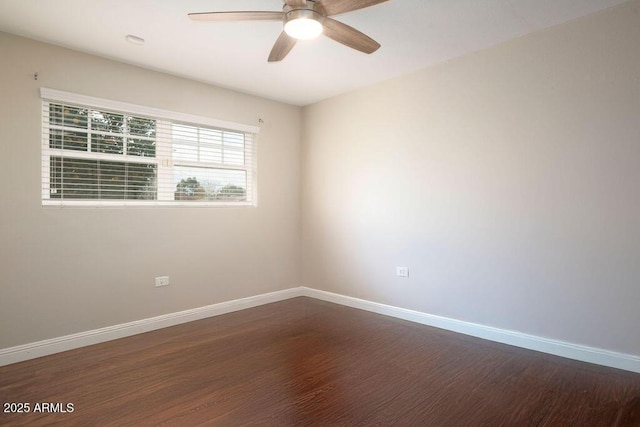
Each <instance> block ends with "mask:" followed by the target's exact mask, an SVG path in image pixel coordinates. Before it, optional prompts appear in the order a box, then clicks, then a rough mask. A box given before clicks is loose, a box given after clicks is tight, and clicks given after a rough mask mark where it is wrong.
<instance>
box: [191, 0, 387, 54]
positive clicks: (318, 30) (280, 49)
mask: <svg viewBox="0 0 640 427" xmlns="http://www.w3.org/2000/svg"><path fill="white" fill-rule="evenodd" d="M386 1H388V0H284V6H283V7H282V12H262V11H261V12H256V11H253V12H249V11H247V12H201V13H189V18H191V19H192V20H194V21H214V22H216V21H217V22H229V21H283V23H284V30H283V31H282V33H281V34H280V37H278V39H277V40H276V43H275V44H274V45H273V49H271V53H270V54H269V62H277V61H282V60H283V59H284V57H285V56H287V54H288V53H289V52H290V51H291V49H293V46H295V44H296V42H297V41H298V40H308V39H313V38H316V37H318V36H319V35H320V34H324V35H325V36H327V37H329V38H330V39H333V40H335V41H337V42H338V43H342V44H343V45H345V46H348V47H350V48H352V49H356V50H359V51H360V52H364V53H373V52H375V51H376V50H378V48H379V47H380V44H379V43H378V42H376V41H375V40H373V39H372V38H371V37H369V36H367V35H366V34H363V33H361V32H360V31H358V30H356V29H355V28H353V27H350V26H349V25H345V24H343V23H341V22H339V21H336V20H335V19H332V18H330V17H331V16H334V15H339V14H341V13H346V12H351V11H354V10H358V9H364V8H366V7H370V6H374V5H376V4H379V3H384V2H386Z"/></svg>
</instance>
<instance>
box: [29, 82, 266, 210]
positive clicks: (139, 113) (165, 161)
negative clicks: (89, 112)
mask: <svg viewBox="0 0 640 427" xmlns="http://www.w3.org/2000/svg"><path fill="white" fill-rule="evenodd" d="M40 95H41V98H42V158H41V159H42V167H41V170H42V179H41V182H42V205H43V206H58V207H66V206H75V207H123V206H142V207H148V206H188V207H242V206H244V207H252V206H256V205H257V182H256V180H257V135H258V133H259V131H260V128H259V127H258V126H252V125H247V124H242V123H235V122H228V121H223V120H218V119H213V118H210V117H204V116H198V115H193V114H185V113H179V112H175V111H169V110H163V109H159V108H153V107H146V106H142V105H137V104H130V103H126V102H120V101H113V100H109V99H104V98H96V97H92V96H87V95H80V94H75V93H71V92H64V91H59V90H55V89H49V88H41V89H40ZM49 103H56V104H69V105H72V106H78V107H83V108H88V109H95V110H103V111H108V112H117V113H120V114H126V115H131V116H136V117H144V118H151V119H154V120H156V123H157V125H156V156H155V157H137V156H123V155H120V154H111V155H110V154H105V153H100V154H99V159H100V160H105V161H117V162H126V163H145V164H155V165H156V179H157V180H158V182H171V180H172V174H173V168H174V165H184V164H185V163H189V165H190V166H200V167H213V166H211V165H208V164H201V163H198V162H195V163H194V162H185V161H183V160H174V159H173V156H172V136H171V127H172V125H173V124H176V125H187V126H197V127H206V128H213V129H216V130H223V131H231V132H239V133H243V134H244V135H245V144H244V147H245V148H244V149H245V153H244V154H245V159H248V160H247V162H245V164H244V165H234V166H227V165H215V168H216V169H233V170H244V171H246V177H247V183H246V184H247V188H246V197H247V200H242V201H229V200H219V201H217V200H216V201H214V200H206V201H199V200H198V201H194V200H188V201H184V200H173V192H172V191H171V188H170V187H168V186H164V187H162V186H158V191H157V196H156V199H155V200H110V199H93V200H72V199H57V198H51V197H50V191H51V190H50V185H51V182H50V158H51V157H52V156H57V155H59V153H60V152H61V149H55V148H50V145H49V144H50V143H49V133H48V129H49V123H48V111H49V108H48V106H49ZM65 152H68V150H65ZM70 154H71V156H70V157H72V158H77V159H82V158H86V159H91V160H96V159H97V158H98V157H96V155H95V154H92V153H90V152H82V151H75V152H73V153H70Z"/></svg>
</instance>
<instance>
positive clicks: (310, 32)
mask: <svg viewBox="0 0 640 427" xmlns="http://www.w3.org/2000/svg"><path fill="white" fill-rule="evenodd" d="M284 20H285V23H284V32H285V33H287V35H288V36H289V37H293V38H294V39H297V40H311V39H315V38H316V37H318V36H319V35H320V34H322V15H321V14H319V13H318V12H316V11H315V10H311V9H296V10H292V11H290V12H288V13H286V14H285V16H284Z"/></svg>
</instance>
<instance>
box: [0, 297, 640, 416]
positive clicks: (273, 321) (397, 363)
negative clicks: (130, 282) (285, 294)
mask: <svg viewBox="0 0 640 427" xmlns="http://www.w3.org/2000/svg"><path fill="white" fill-rule="evenodd" d="M0 399H1V401H2V402H3V404H4V403H5V402H14V403H20V402H28V403H30V404H31V407H32V408H33V405H35V404H36V403H42V402H52V403H61V404H67V403H73V405H74V411H73V412H72V413H33V412H31V413H28V414H11V413H2V414H0V424H1V425H29V426H45V425H65V426H66V425H99V426H103V425H104V426H110V425H113V426H122V425H143V426H144V425H167V426H171V425H175V426H191V425H225V426H226V425H278V426H280V425H310V426H313V425H349V426H350V425H366V426H369V425H437V426H460V425H465V426H483V425H486V426H501V425H503V426H640V375H639V374H634V373H630V372H625V371H620V370H616V369H611V368H605V367H601V366H595V365H590V364H586V363H581V362H576V361H571V360H567V359H563V358H559V357H555V356H551V355H546V354H542V353H537V352H533V351H528V350H524V349H520V348H515V347H510V346H507V345H502V344H497V343H492V342H488V341H484V340H480V339H477V338H473V337H469V336H464V335H459V334H455V333H452V332H448V331H444V330H439V329H435V328H431V327H427V326H424V325H418V324H414V323H410V322H405V321H402V320H399V319H394V318H390V317H385V316H381V315H377V314H373V313H369V312H364V311H360V310H356V309H352V308H347V307H342V306H338V305H334V304H331V303H327V302H323V301H318V300H314V299H310V298H294V299H291V300H287V301H282V302H279V303H274V304H268V305H265V306H261V307H255V308H252V309H248V310H244V311H241V312H235V313H230V314H227V315H223V316H218V317H214V318H209V319H204V320H200V321H196V322H191V323H187V324H183V325H178V326H174V327H171V328H166V329H162V330H158V331H153V332H149V333H146V334H141V335H136V336H133V337H128V338H123V339H120V340H115V341H110V342H107V343H102V344H98V345H94V346H90V347H84V348H80V349H77V350H72V351H68V352H65V353H59V354H55V355H51V356H47V357H43V358H39V359H34V360H30V361H26V362H21V363H17V364H13V365H9V366H5V367H0Z"/></svg>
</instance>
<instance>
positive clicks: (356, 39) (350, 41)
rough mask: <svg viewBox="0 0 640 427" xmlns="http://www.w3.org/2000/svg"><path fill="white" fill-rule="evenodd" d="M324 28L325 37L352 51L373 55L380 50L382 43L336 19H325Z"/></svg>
mask: <svg viewBox="0 0 640 427" xmlns="http://www.w3.org/2000/svg"><path fill="white" fill-rule="evenodd" d="M323 26H324V35H325V36H327V37H329V38H330V39H333V40H335V41H337V42H338V43H342V44H343V45H345V46H349V47H350V48H352V49H355V50H359V51H360V52H364V53H373V52H375V51H376V50H378V49H379V48H380V43H378V42H377V41H375V40H374V39H372V38H371V37H369V36H367V35H366V34H363V33H361V32H360V31H358V30H356V29H355V28H353V27H350V26H348V25H346V24H343V23H342V22H338V21H336V20H335V19H331V18H324V22H323Z"/></svg>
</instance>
